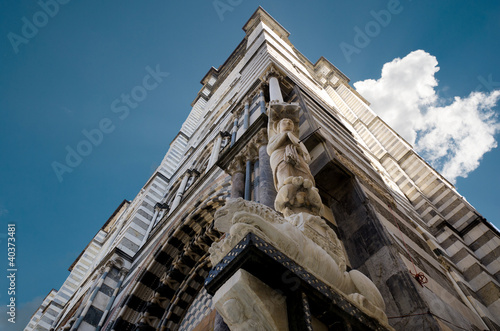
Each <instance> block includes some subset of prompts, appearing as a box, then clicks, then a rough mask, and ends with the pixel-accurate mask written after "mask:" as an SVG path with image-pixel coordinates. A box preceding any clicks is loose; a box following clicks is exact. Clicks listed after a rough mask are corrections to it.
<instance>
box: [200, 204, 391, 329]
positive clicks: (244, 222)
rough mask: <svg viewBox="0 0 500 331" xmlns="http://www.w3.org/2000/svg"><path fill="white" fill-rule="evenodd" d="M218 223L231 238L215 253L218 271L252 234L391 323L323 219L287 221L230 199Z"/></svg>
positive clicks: (377, 294)
mask: <svg viewBox="0 0 500 331" xmlns="http://www.w3.org/2000/svg"><path fill="white" fill-rule="evenodd" d="M214 222H215V228H216V229H217V230H219V231H221V232H225V233H226V236H225V238H224V239H222V240H221V241H220V242H217V243H215V242H214V243H213V244H212V246H211V247H210V249H209V253H210V260H211V262H212V265H213V266H215V265H216V264H217V263H219V262H220V261H221V260H222V259H223V258H224V257H225V256H226V255H227V254H228V253H229V252H230V251H231V249H232V248H233V247H234V246H236V244H238V243H239V242H240V241H241V240H242V239H243V238H244V237H245V236H246V235H247V234H248V233H250V232H251V233H254V234H255V235H257V236H259V237H260V238H261V239H263V240H265V241H267V242H269V243H272V244H273V245H274V246H275V247H276V248H277V249H279V250H280V251H281V252H283V253H285V254H286V255H287V256H288V257H290V258H291V259H293V260H294V261H295V262H296V263H298V264H299V265H301V266H302V267H303V268H305V269H306V270H308V271H309V272H310V273H311V274H313V275H314V276H316V277H317V278H318V279H320V280H321V281H322V282H324V283H325V284H328V285H329V286H331V287H332V288H334V289H336V290H337V291H338V292H340V293H343V294H344V295H345V296H346V297H347V298H348V299H349V300H350V301H351V302H352V303H353V304H355V305H356V306H358V307H359V308H360V309H362V310H363V311H364V312H365V313H366V314H368V315H370V316H372V317H375V318H377V319H378V320H379V321H381V322H382V323H384V324H387V317H386V315H385V313H384V309H385V303H384V300H383V298H382V296H381V294H380V292H379V291H378V289H377V288H376V286H375V285H374V284H373V282H372V281H371V280H370V279H369V278H368V277H366V276H365V275H363V274H362V273H361V272H359V271H357V270H351V271H349V272H348V271H346V266H345V261H346V260H345V256H344V253H343V250H342V248H341V244H340V241H339V239H338V238H337V236H336V235H335V232H333V230H332V229H330V228H329V227H328V226H327V225H326V224H324V221H323V220H322V219H321V218H320V217H318V216H314V215H309V214H306V213H302V214H299V215H295V216H294V217H291V218H287V219H285V218H283V217H282V216H280V215H279V214H278V213H276V212H275V211H274V210H272V209H271V208H269V207H266V206H264V205H261V204H259V203H256V202H252V201H246V200H243V199H241V198H238V199H228V200H227V202H226V205H225V206H224V207H222V208H220V209H219V210H217V212H216V214H215V220H214ZM221 314H222V313H221Z"/></svg>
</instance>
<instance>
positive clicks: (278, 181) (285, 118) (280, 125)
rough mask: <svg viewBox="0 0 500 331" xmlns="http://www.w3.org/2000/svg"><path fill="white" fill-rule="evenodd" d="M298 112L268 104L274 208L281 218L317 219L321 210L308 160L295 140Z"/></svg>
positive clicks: (295, 106) (290, 108)
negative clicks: (306, 216)
mask: <svg viewBox="0 0 500 331" xmlns="http://www.w3.org/2000/svg"><path fill="white" fill-rule="evenodd" d="M299 109H300V108H299V106H298V105H296V104H280V103H275V104H272V105H271V117H270V120H269V124H268V133H269V142H268V145H267V153H268V154H269V155H270V163H271V168H272V170H273V177H274V186H275V188H276V191H277V192H278V194H277V197H276V201H275V205H274V206H275V208H276V210H277V211H279V212H281V213H283V214H284V215H285V216H290V215H292V214H297V213H300V212H307V213H310V214H314V215H319V213H320V210H321V206H322V205H321V198H320V197H319V194H318V190H317V188H316V187H314V185H315V183H314V177H313V176H312V174H311V171H310V170H309V165H308V164H309V162H310V161H311V156H310V155H309V152H308V151H307V148H306V147H305V146H304V144H303V143H302V142H301V141H300V139H299V123H298V118H299V116H298V115H299V114H298V113H299Z"/></svg>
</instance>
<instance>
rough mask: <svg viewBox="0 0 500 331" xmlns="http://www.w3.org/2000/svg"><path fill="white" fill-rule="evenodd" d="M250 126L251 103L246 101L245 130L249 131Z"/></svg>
mask: <svg viewBox="0 0 500 331" xmlns="http://www.w3.org/2000/svg"><path fill="white" fill-rule="evenodd" d="M249 126H250V103H249V102H248V100H247V101H245V113H244V116H243V129H245V130H246V129H248V127H249Z"/></svg>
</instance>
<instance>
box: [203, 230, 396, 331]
mask: <svg viewBox="0 0 500 331" xmlns="http://www.w3.org/2000/svg"><path fill="white" fill-rule="evenodd" d="M240 269H244V270H246V271H247V272H248V273H250V274H252V275H253V276H254V277H256V278H257V279H259V280H260V281H262V282H263V283H265V284H267V286H269V287H270V288H272V289H273V290H274V291H277V292H278V293H280V294H282V295H284V296H285V297H287V298H294V297H295V298H296V297H297V295H298V294H299V293H301V292H303V293H306V294H307V298H308V300H309V303H310V311H311V313H312V314H313V315H314V316H318V318H319V319H320V320H321V321H322V322H323V323H325V324H326V325H327V326H329V325H333V324H334V323H339V322H340V323H341V324H344V325H350V326H351V327H352V328H353V329H357V328H359V329H370V330H388V328H387V326H384V325H382V324H381V323H379V321H377V320H376V319H374V318H373V317H370V316H368V315H367V314H365V313H364V312H363V311H361V310H360V309H359V308H358V307H356V306H355V305H353V304H352V303H351V302H349V300H347V299H346V298H345V297H344V296H343V295H341V294H340V293H337V292H336V291H335V290H334V289H333V288H331V287H330V286H328V285H326V284H325V283H323V282H322V281H320V280H319V279H318V278H316V277H315V276H314V275H312V274H311V273H309V272H308V271H307V270H305V269H304V268H302V267H301V266H300V265H298V264H297V263H295V261H293V260H292V259H290V258H289V257H288V256H286V255H285V254H283V253H282V252H281V251H279V250H277V249H276V248H275V247H274V246H273V245H271V244H269V243H267V242H266V241H264V240H263V239H261V238H259V237H258V236H257V235H255V234H253V233H248V234H247V235H246V236H245V237H244V238H243V239H242V240H241V241H240V242H239V243H238V244H237V245H236V246H235V247H234V248H233V249H232V250H231V251H230V252H229V253H228V254H227V255H226V256H225V257H224V258H223V259H222V260H221V261H220V262H219V263H218V264H217V265H216V266H214V267H213V268H212V270H211V271H210V273H209V275H208V277H207V278H206V280H205V288H206V290H207V292H208V293H209V294H211V295H214V294H215V293H216V292H217V291H218V290H219V288H221V287H222V286H223V285H224V284H225V283H226V282H228V281H229V279H230V278H231V277H232V276H233V275H234V274H236V273H237V272H238V270H240ZM289 304H290V303H287V305H289ZM289 320H290V316H289Z"/></svg>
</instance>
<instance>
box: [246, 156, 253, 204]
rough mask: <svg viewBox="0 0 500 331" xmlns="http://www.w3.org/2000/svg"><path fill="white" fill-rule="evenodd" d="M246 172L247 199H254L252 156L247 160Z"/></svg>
mask: <svg viewBox="0 0 500 331" xmlns="http://www.w3.org/2000/svg"><path fill="white" fill-rule="evenodd" d="M245 168H246V173H245V200H252V199H251V193H252V182H251V178H252V160H251V159H250V158H248V159H247V161H246V167H245Z"/></svg>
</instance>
